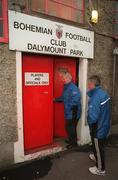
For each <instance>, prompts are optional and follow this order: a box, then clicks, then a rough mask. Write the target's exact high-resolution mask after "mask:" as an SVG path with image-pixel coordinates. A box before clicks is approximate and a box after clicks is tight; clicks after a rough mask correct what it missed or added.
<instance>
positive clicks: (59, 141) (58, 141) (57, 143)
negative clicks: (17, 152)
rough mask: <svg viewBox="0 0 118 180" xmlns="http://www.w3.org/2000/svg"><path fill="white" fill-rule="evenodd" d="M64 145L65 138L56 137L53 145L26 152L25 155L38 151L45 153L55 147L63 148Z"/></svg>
mask: <svg viewBox="0 0 118 180" xmlns="http://www.w3.org/2000/svg"><path fill="white" fill-rule="evenodd" d="M65 145H66V143H65V138H57V137H56V138H54V142H53V144H49V145H45V146H42V147H37V148H33V149H29V150H26V151H25V155H29V154H34V153H37V152H40V151H45V150H48V149H53V148H57V147H62V148H65Z"/></svg>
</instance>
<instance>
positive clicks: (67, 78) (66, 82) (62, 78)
mask: <svg viewBox="0 0 118 180" xmlns="http://www.w3.org/2000/svg"><path fill="white" fill-rule="evenodd" d="M60 78H61V80H62V81H63V82H64V84H68V83H69V82H70V81H71V79H70V77H69V76H68V75H67V74H64V73H60Z"/></svg>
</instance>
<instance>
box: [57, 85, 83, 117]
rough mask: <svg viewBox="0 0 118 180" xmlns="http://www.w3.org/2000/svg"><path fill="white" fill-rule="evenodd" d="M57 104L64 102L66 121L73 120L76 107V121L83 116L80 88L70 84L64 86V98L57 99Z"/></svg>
mask: <svg viewBox="0 0 118 180" xmlns="http://www.w3.org/2000/svg"><path fill="white" fill-rule="evenodd" d="M55 101H56V102H64V116H65V119H66V120H72V119H73V107H76V119H77V120H79V119H80V116H81V95H80V90H79V89H78V87H77V86H76V85H75V84H74V83H73V82H70V83H68V84H65V85H64V89H63V93H62V96H61V97H59V98H56V99H55Z"/></svg>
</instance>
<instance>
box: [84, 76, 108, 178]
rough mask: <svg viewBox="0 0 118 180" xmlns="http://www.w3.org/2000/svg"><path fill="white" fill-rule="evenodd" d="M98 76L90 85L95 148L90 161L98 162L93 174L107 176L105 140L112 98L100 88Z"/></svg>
mask: <svg viewBox="0 0 118 180" xmlns="http://www.w3.org/2000/svg"><path fill="white" fill-rule="evenodd" d="M100 84H101V81H100V78H99V77H98V76H92V77H90V79H89V83H88V89H89V91H88V96H89V102H88V117H87V120H88V125H89V128H90V135H91V140H92V146H93V154H90V155H89V157H90V159H92V160H94V161H95V162H96V166H94V167H91V168H89V171H90V172H91V173H92V174H96V175H105V152H104V151H105V140H106V138H107V136H108V133H109V129H110V115H111V113H110V97H109V95H108V93H107V92H106V91H105V90H103V89H102V88H101V87H100Z"/></svg>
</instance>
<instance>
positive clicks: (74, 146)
mask: <svg viewBox="0 0 118 180" xmlns="http://www.w3.org/2000/svg"><path fill="white" fill-rule="evenodd" d="M76 147H77V144H68V145H67V146H66V148H67V149H72V148H76Z"/></svg>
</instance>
